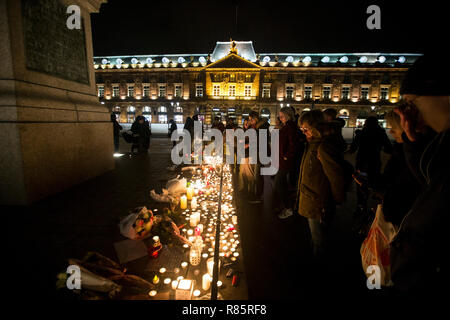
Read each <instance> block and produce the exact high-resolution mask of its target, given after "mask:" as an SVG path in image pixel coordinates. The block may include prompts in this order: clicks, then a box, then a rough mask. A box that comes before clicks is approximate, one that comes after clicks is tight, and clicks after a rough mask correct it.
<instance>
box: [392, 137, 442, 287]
mask: <svg viewBox="0 0 450 320" xmlns="http://www.w3.org/2000/svg"><path fill="white" fill-rule="evenodd" d="M403 139H404V141H405V142H404V144H405V147H404V148H405V153H406V154H405V156H406V159H407V161H408V160H409V161H411V160H412V159H416V160H415V161H413V162H412V163H410V165H411V166H415V165H418V168H416V169H417V171H418V172H420V173H421V174H422V177H423V181H425V186H424V189H423V190H422V192H421V194H420V195H419V197H418V198H417V199H416V201H415V202H414V204H413V206H412V208H411V210H410V211H409V212H408V213H407V214H406V216H405V218H404V219H403V221H402V223H401V225H400V229H399V231H398V233H397V235H396V236H395V237H394V239H393V241H392V242H391V247H390V258H391V274H392V281H393V283H394V288H396V289H398V290H399V291H405V292H406V291H408V293H412V292H416V293H421V294H429V293H433V292H441V291H440V290H447V288H446V287H445V284H446V281H448V262H447V261H448V256H447V255H448V245H447V244H448V238H447V234H448V228H449V215H450V166H449V163H450V152H449V150H450V132H448V131H447V132H443V133H440V134H438V135H436V136H435V137H434V138H433V139H432V140H431V142H429V143H428V145H427V146H426V147H425V150H424V151H423V152H421V153H415V154H412V153H410V152H412V150H416V151H417V149H414V148H411V147H410V145H411V144H414V142H410V141H409V140H408V139H407V137H406V135H403ZM408 152H409V153H408Z"/></svg>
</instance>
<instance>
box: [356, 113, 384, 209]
mask: <svg viewBox="0 0 450 320" xmlns="http://www.w3.org/2000/svg"><path fill="white" fill-rule="evenodd" d="M382 149H383V150H384V152H386V153H392V145H391V142H390V141H389V138H388V136H387V134H386V131H385V130H384V129H383V128H381V127H380V126H379V125H378V119H377V118H376V117H368V118H367V119H366V122H365V123H364V128H363V129H362V130H361V132H360V133H359V134H357V135H355V138H354V140H353V143H352V145H351V147H350V152H351V153H354V152H356V151H358V152H357V154H356V164H355V169H356V171H357V172H359V173H360V175H362V176H364V177H367V186H368V187H371V188H374V187H377V185H378V183H379V182H380V174H381V150H382ZM357 205H358V208H357V212H366V209H367V193H366V192H365V191H364V190H362V189H361V188H359V187H358V188H357Z"/></svg>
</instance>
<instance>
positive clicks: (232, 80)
mask: <svg viewBox="0 0 450 320" xmlns="http://www.w3.org/2000/svg"><path fill="white" fill-rule="evenodd" d="M230 82H236V74H234V73H232V74H230Z"/></svg>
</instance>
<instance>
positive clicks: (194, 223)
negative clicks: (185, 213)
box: [189, 213, 198, 227]
mask: <svg viewBox="0 0 450 320" xmlns="http://www.w3.org/2000/svg"><path fill="white" fill-rule="evenodd" d="M197 223H198V222H197V216H196V215H195V214H194V213H193V214H191V217H190V218H189V224H190V226H191V227H195V226H197Z"/></svg>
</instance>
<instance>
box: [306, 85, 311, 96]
mask: <svg viewBox="0 0 450 320" xmlns="http://www.w3.org/2000/svg"><path fill="white" fill-rule="evenodd" d="M311 97H312V87H311V86H306V87H305V99H311Z"/></svg>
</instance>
